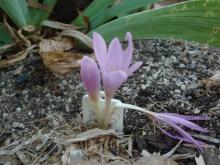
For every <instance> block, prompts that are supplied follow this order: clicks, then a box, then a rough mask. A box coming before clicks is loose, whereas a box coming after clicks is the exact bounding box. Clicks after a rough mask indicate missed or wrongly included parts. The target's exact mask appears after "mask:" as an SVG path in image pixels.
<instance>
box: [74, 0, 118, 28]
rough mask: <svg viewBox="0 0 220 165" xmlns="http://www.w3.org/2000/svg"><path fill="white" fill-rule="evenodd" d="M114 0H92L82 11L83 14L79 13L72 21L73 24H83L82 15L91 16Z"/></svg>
mask: <svg viewBox="0 0 220 165" xmlns="http://www.w3.org/2000/svg"><path fill="white" fill-rule="evenodd" d="M113 2H114V0H94V1H92V3H91V4H90V5H89V6H88V7H87V8H86V9H85V10H84V11H83V14H80V15H79V16H78V17H76V19H75V20H74V21H73V24H74V25H77V26H83V25H85V23H84V20H83V16H86V17H89V18H91V17H92V16H94V15H95V14H97V12H99V11H100V10H105V9H106V8H108V7H109V6H110V5H111V4H113Z"/></svg>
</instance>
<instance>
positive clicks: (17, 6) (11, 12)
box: [0, 0, 29, 28]
mask: <svg viewBox="0 0 220 165" xmlns="http://www.w3.org/2000/svg"><path fill="white" fill-rule="evenodd" d="M0 7H1V8H2V9H3V10H4V12H5V13H6V14H7V15H8V16H9V17H10V18H11V20H12V21H13V22H14V23H15V24H16V25H17V26H18V27H20V28H21V27H24V26H27V25H28V24H29V11H28V6H27V2H26V0H0Z"/></svg>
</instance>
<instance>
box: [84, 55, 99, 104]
mask: <svg viewBox="0 0 220 165" xmlns="http://www.w3.org/2000/svg"><path fill="white" fill-rule="evenodd" d="M80 65H81V70H80V73H81V78H82V81H83V85H84V87H85V88H86V90H87V92H88V94H89V97H90V99H91V100H92V101H97V100H99V92H100V83H101V76H100V71H99V68H98V65H97V63H96V62H95V61H94V60H93V59H92V58H89V57H87V56H84V57H83V59H82V61H81V63H80Z"/></svg>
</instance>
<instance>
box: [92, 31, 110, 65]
mask: <svg viewBox="0 0 220 165" xmlns="http://www.w3.org/2000/svg"><path fill="white" fill-rule="evenodd" d="M93 49H94V52H95V55H96V58H97V60H98V63H99V66H100V68H102V67H103V66H104V65H105V62H106V58H107V46H106V43H105V40H104V39H103V38H102V36H101V35H100V34H99V33H96V32H94V33H93Z"/></svg>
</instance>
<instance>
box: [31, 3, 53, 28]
mask: <svg viewBox="0 0 220 165" xmlns="http://www.w3.org/2000/svg"><path fill="white" fill-rule="evenodd" d="M31 2H32V3H34V4H36V6H37V4H39V5H42V8H40V6H39V8H37V7H31V5H30V7H29V10H30V15H31V24H32V25H40V23H41V22H42V21H43V20H46V19H48V17H49V16H50V14H51V12H52V10H53V8H54V6H55V5H56V3H57V0H44V1H43V2H42V3H38V0H31V1H29V3H31ZM34 4H32V5H34ZM43 7H44V8H43Z"/></svg>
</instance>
